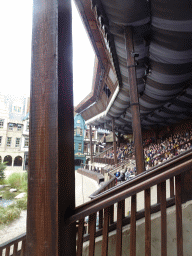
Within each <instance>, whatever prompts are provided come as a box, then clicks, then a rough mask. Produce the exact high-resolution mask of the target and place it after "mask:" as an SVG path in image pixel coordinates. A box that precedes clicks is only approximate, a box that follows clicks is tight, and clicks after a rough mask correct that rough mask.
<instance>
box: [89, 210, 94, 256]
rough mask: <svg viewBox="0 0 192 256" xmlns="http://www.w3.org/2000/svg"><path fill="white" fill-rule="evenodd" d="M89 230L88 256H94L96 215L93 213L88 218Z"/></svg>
mask: <svg viewBox="0 0 192 256" xmlns="http://www.w3.org/2000/svg"><path fill="white" fill-rule="evenodd" d="M89 230H90V243H89V256H94V254H95V231H96V213H93V214H91V215H90V216H89Z"/></svg>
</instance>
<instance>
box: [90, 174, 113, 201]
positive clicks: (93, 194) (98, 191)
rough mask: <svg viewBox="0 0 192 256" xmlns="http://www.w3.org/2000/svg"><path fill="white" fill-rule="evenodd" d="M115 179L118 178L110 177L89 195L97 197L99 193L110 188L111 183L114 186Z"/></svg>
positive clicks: (92, 197)
mask: <svg viewBox="0 0 192 256" xmlns="http://www.w3.org/2000/svg"><path fill="white" fill-rule="evenodd" d="M115 179H116V178H115V177H113V178H112V179H110V180H108V181H106V182H104V184H103V185H102V186H101V187H100V188H98V189H97V190H96V191H95V192H93V193H92V194H91V195H90V196H89V197H90V198H91V199H94V198H95V197H96V196H97V195H99V194H100V193H101V192H103V191H105V190H107V189H109V186H110V185H111V187H113V186H114V182H115ZM111 187H110V188H111Z"/></svg>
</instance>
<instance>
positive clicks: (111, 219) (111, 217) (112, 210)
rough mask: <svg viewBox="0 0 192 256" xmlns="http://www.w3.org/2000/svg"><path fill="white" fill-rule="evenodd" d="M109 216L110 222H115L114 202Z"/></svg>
mask: <svg viewBox="0 0 192 256" xmlns="http://www.w3.org/2000/svg"><path fill="white" fill-rule="evenodd" d="M109 218H110V224H113V223H114V204H112V205H111V206H110V212H109Z"/></svg>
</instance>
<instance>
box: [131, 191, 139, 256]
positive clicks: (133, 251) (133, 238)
mask: <svg viewBox="0 0 192 256" xmlns="http://www.w3.org/2000/svg"><path fill="white" fill-rule="evenodd" d="M136 202H137V201H136V195H133V196H132V197H131V231H130V256H136V205H137V203H136Z"/></svg>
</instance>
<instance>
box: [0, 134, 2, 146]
mask: <svg viewBox="0 0 192 256" xmlns="http://www.w3.org/2000/svg"><path fill="white" fill-rule="evenodd" d="M1 143H2V136H0V146H1Z"/></svg>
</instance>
